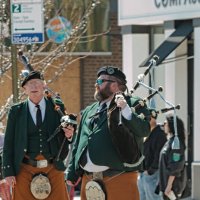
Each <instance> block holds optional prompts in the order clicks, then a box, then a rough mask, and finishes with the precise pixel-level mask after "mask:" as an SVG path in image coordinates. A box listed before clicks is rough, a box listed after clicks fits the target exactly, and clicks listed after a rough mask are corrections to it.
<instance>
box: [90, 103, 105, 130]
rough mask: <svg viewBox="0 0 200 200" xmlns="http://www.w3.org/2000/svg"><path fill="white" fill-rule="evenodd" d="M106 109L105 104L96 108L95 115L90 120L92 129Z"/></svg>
mask: <svg viewBox="0 0 200 200" xmlns="http://www.w3.org/2000/svg"><path fill="white" fill-rule="evenodd" d="M106 108H107V105H106V103H103V104H102V105H100V106H99V107H98V108H97V111H96V113H95V115H94V116H93V118H92V119H91V122H90V123H91V125H92V127H94V125H96V124H97V122H98V120H99V118H100V117H101V115H102V114H103V113H104V111H105V110H106Z"/></svg>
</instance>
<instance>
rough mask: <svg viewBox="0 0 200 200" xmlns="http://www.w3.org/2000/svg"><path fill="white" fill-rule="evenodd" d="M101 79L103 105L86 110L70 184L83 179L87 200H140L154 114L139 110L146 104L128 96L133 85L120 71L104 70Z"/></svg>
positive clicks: (98, 94) (98, 90)
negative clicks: (139, 182)
mask: <svg viewBox="0 0 200 200" xmlns="http://www.w3.org/2000/svg"><path fill="white" fill-rule="evenodd" d="M97 77H98V78H97V80H96V84H95V89H96V91H95V94H94V97H95V99H96V100H97V102H95V103H93V104H92V105H90V106H88V107H86V109H85V110H84V111H83V114H82V118H81V122H80V125H79V129H78V135H77V138H76V141H75V144H74V149H73V152H72V159H71V162H70V164H69V168H68V174H67V183H68V184H69V185H71V186H73V185H75V184H76V183H77V181H79V179H80V177H82V186H81V200H86V199H88V200H89V199H102V200H103V199H108V200H121V199H126V200H133V199H134V200H137V199H139V194H138V189H137V175H138V173H137V172H138V170H139V169H140V166H141V162H142V155H141V151H142V143H143V138H144V137H147V136H148V135H149V133H150V126H149V120H148V119H146V118H145V117H144V116H147V115H149V111H148V109H147V107H146V106H145V105H144V106H141V107H139V108H138V109H137V110H135V109H134V106H135V105H137V104H138V102H139V100H141V99H140V98H138V97H130V96H126V95H125V94H124V92H125V91H126V89H127V87H126V83H127V81H126V76H125V74H124V73H123V72H122V71H121V70H120V69H119V68H117V67H113V66H105V67H101V68H100V69H99V71H98V72H97ZM129 150H130V152H129Z"/></svg>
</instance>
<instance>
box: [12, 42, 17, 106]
mask: <svg viewBox="0 0 200 200" xmlns="http://www.w3.org/2000/svg"><path fill="white" fill-rule="evenodd" d="M11 61H12V93H13V103H17V102H18V100H19V89H18V70H17V48H16V46H15V45H14V44H12V45H11Z"/></svg>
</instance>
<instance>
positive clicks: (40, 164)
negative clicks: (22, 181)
mask: <svg viewBox="0 0 200 200" xmlns="http://www.w3.org/2000/svg"><path fill="white" fill-rule="evenodd" d="M47 166H48V162H47V160H38V161H37V167H38V168H44V167H47Z"/></svg>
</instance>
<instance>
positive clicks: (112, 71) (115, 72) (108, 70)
mask: <svg viewBox="0 0 200 200" xmlns="http://www.w3.org/2000/svg"><path fill="white" fill-rule="evenodd" d="M102 74H105V75H109V76H114V77H116V78H118V79H119V80H120V81H122V83H123V84H126V83H127V81H126V75H125V74H124V73H123V72H122V71H121V70H120V69H119V68H117V67H113V66H104V67H101V68H100V69H99V70H98V72H97V77H99V76H100V75H102Z"/></svg>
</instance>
